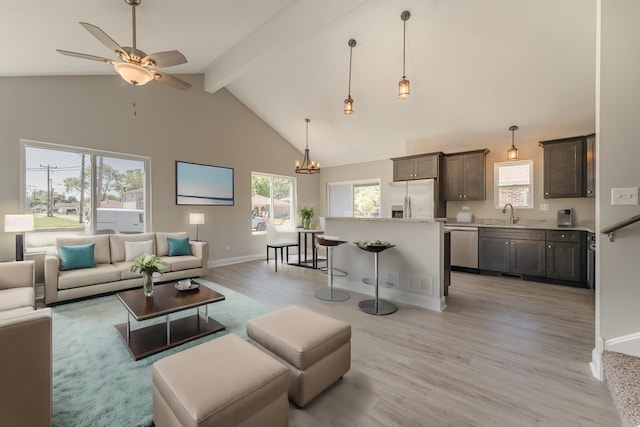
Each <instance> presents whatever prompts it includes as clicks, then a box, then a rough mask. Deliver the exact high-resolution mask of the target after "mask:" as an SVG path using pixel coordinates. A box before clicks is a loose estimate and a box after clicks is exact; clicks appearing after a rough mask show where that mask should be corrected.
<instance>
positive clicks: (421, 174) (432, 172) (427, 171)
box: [391, 153, 442, 181]
mask: <svg viewBox="0 0 640 427" xmlns="http://www.w3.org/2000/svg"><path fill="white" fill-rule="evenodd" d="M391 160H392V161H393V180H394V181H412V180H414V179H430V178H433V179H439V178H440V168H441V163H442V153H429V154H419V155H416V156H406V157H396V158H393V159H391Z"/></svg>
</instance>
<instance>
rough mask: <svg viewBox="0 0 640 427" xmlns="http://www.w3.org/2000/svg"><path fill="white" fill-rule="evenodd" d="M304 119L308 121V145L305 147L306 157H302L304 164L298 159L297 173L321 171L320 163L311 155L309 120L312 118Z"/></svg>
mask: <svg viewBox="0 0 640 427" xmlns="http://www.w3.org/2000/svg"><path fill="white" fill-rule="evenodd" d="M304 121H305V122H306V123H307V137H306V146H305V149H304V158H303V159H302V164H300V160H296V173H306V174H312V173H320V163H316V162H315V161H313V160H311V158H310V157H309V122H310V121H311V120H309V119H304Z"/></svg>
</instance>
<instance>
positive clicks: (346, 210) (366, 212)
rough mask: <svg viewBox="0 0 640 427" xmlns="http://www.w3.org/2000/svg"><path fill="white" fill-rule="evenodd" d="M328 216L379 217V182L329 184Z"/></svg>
mask: <svg viewBox="0 0 640 427" xmlns="http://www.w3.org/2000/svg"><path fill="white" fill-rule="evenodd" d="M327 200H328V204H329V209H328V210H327V211H328V212H329V216H333V217H355V218H376V217H379V216H380V181H379V180H375V181H353V182H339V183H329V184H328V186H327Z"/></svg>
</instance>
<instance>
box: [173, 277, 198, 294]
mask: <svg viewBox="0 0 640 427" xmlns="http://www.w3.org/2000/svg"><path fill="white" fill-rule="evenodd" d="M174 286H175V287H176V289H177V290H179V291H192V290H194V289H198V288H199V287H200V283H198V282H196V281H195V280H191V279H185V280H178V282H177V283H176V284H175V285H174Z"/></svg>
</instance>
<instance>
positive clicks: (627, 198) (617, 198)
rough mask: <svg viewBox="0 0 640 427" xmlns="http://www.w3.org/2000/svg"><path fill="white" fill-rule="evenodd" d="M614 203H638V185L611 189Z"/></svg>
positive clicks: (612, 202)
mask: <svg viewBox="0 0 640 427" xmlns="http://www.w3.org/2000/svg"><path fill="white" fill-rule="evenodd" d="M611 204H612V205H637V204H638V187H620V188H612V189H611Z"/></svg>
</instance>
